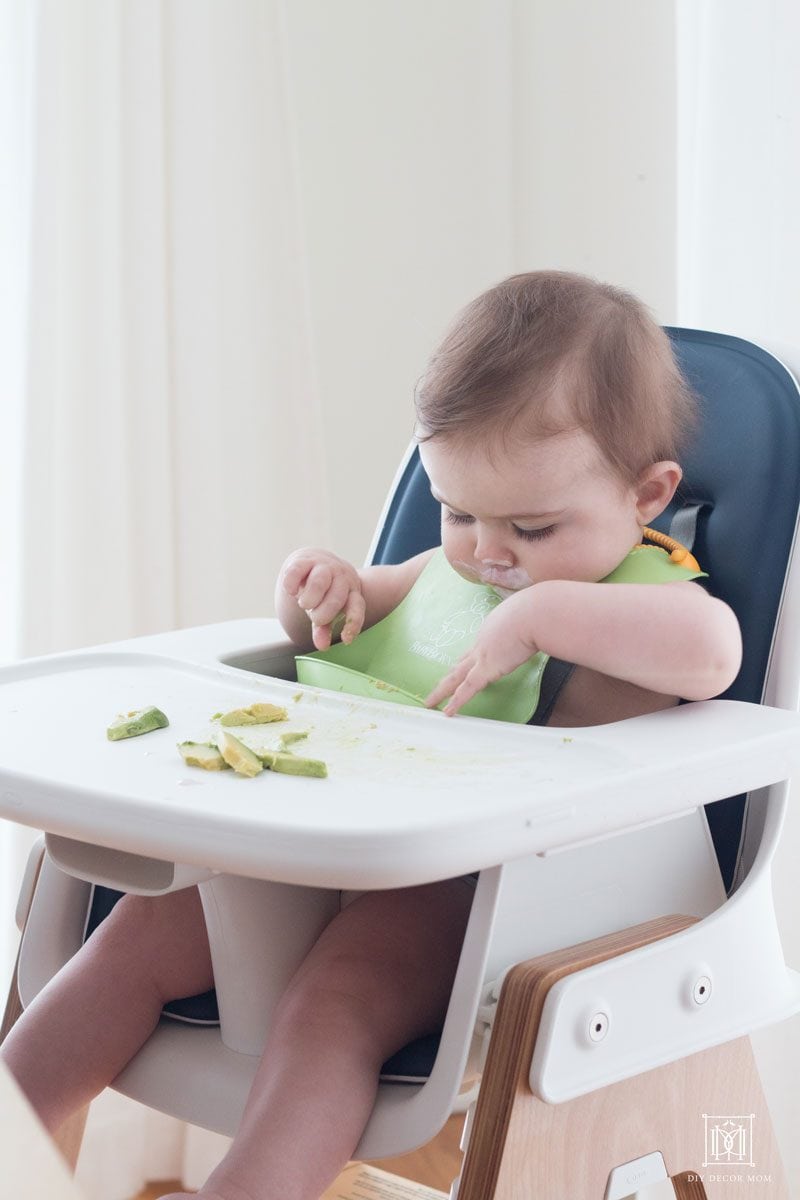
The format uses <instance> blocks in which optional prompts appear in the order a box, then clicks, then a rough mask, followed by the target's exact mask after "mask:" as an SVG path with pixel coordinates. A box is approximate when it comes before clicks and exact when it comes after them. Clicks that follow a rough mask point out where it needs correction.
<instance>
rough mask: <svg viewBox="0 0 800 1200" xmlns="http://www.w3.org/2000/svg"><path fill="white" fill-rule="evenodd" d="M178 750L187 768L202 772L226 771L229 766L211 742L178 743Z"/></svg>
mask: <svg viewBox="0 0 800 1200" xmlns="http://www.w3.org/2000/svg"><path fill="white" fill-rule="evenodd" d="M178 750H179V751H180V754H181V758H182V759H183V761H184V762H185V763H186V765H187V767H202V768H203V770H204V771H227V770H228V768H229V764H228V763H226V762H225V759H224V758H223V757H222V755H221V754H220V752H219V750H218V749H217V747H216V746H214V745H212V743H211V742H178Z"/></svg>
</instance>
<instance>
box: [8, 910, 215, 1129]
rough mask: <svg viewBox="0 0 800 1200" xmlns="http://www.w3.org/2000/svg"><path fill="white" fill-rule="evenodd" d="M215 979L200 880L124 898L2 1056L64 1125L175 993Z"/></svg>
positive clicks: (54, 1123)
mask: <svg viewBox="0 0 800 1200" xmlns="http://www.w3.org/2000/svg"><path fill="white" fill-rule="evenodd" d="M211 987H213V975H212V971H211V958H210V954H209V950H208V938H207V935H206V927H205V921H204V919H203V912H202V908H201V905H200V897H199V895H198V892H197V888H194V887H192V888H186V889H184V890H182V891H179V892H171V893H169V894H168V895H166V896H155V897H143V896H124V897H123V898H122V899H121V900H120V901H119V902H118V903H117V905H116V906H115V908H114V909H113V911H112V912H111V914H110V915H109V916H108V917H107V918H106V920H105V921H103V923H102V924H101V925H100V926H99V927H98V928H97V929H96V930H95V932H94V933H93V934H92V936H91V937H90V938H89V940H88V941H87V942H86V944H85V945H84V946H82V947H81V949H80V950H79V951H78V953H77V954H76V955H75V956H74V957H73V958H72V959H70V961H69V962H68V963H67V964H66V966H65V967H64V968H63V969H62V970H61V971H59V973H58V975H56V976H55V978H54V979H52V980H51V981H50V983H49V984H48V985H47V987H46V988H44V989H43V991H42V992H41V993H40V994H39V995H38V996H37V997H36V999H35V1000H34V1001H33V1002H32V1003H31V1004H30V1005H29V1007H28V1008H27V1009H26V1010H25V1012H24V1013H23V1014H22V1016H21V1017H20V1019H19V1020H18V1021H17V1023H16V1025H15V1026H14V1028H13V1029H12V1030H11V1032H10V1033H9V1035H8V1037H7V1038H6V1040H5V1042H4V1043H3V1046H2V1050H0V1057H2V1058H3V1060H4V1061H5V1062H6V1064H7V1066H8V1067H9V1069H10V1071H11V1072H12V1074H13V1075H14V1076H15V1077H16V1079H17V1081H18V1083H19V1085H20V1087H21V1088H22V1090H23V1092H24V1093H25V1094H26V1096H27V1097H28V1099H29V1100H30V1102H31V1104H32V1105H33V1107H34V1109H35V1110H36V1112H37V1113H38V1114H39V1117H40V1118H41V1120H42V1122H43V1123H44V1125H45V1126H46V1127H47V1129H49V1130H50V1132H51V1133H55V1132H56V1130H57V1129H58V1128H59V1126H60V1125H61V1124H62V1123H63V1122H64V1121H65V1120H66V1119H67V1117H68V1116H69V1115H70V1114H71V1113H73V1112H75V1111H76V1110H77V1109H80V1108H83V1107H84V1105H86V1104H88V1102H89V1101H90V1100H92V1099H93V1098H94V1097H95V1096H96V1095H97V1094H98V1093H99V1092H101V1091H102V1090H103V1088H104V1087H106V1086H107V1085H108V1084H109V1083H110V1082H111V1081H112V1079H114V1078H115V1077H116V1076H117V1075H118V1074H119V1073H120V1071H121V1070H122V1068H123V1067H124V1066H125V1065H126V1064H127V1063H128V1062H129V1061H130V1060H131V1058H133V1056H134V1054H136V1052H137V1050H139V1049H140V1047H141V1046H142V1045H143V1044H144V1042H145V1041H146V1040H147V1038H148V1037H149V1036H150V1034H151V1033H152V1031H153V1029H154V1028H155V1026H156V1024H157V1022H158V1018H159V1014H160V1012H161V1008H162V1005H163V1004H164V1003H165V1001H167V1000H175V999H178V998H179V997H183V996H193V995H197V994H199V993H200V992H205V991H208V989H209V988H211Z"/></svg>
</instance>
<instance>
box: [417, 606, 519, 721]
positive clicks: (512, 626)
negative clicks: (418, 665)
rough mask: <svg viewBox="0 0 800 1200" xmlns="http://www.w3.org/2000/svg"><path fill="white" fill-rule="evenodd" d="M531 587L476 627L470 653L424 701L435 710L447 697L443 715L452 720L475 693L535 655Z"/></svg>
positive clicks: (493, 612) (498, 607)
mask: <svg viewBox="0 0 800 1200" xmlns="http://www.w3.org/2000/svg"><path fill="white" fill-rule="evenodd" d="M532 591H533V589H532V588H525V589H524V591H521V592H517V593H515V595H513V596H509V597H508V599H507V600H504V601H503V603H502V604H498V606H497V608H495V609H494V610H493V611H492V612H491V613H489V616H488V617H487V618H486V620H485V621H484V622H483V625H482V626H481V628H480V632H479V633H478V636H477V638H476V640H475V644H474V646H473V647H472V649H471V650H468V651H467V653H466V654H465V655H464V656H463V657H462V658H461V659H460V660H459V661H458V662H457V663H456V665H455V666H454V667H453V669H452V671H450V672H449V673H448V674H447V675H445V677H444V679H442V680H441V681H440V683H439V684H438V685H437V687H435V688H434V689H433V691H432V692H431V694H430V695H429V696H428V698H427V699H426V701H425V704H426V705H427V707H428V708H435V707H436V705H437V704H439V703H440V702H441V701H442V700H444V699H445V698H446V697H447V696H449V697H450V703H449V704H447V705H446V706H445V708H444V709H443V712H444V713H445V714H446V715H447V716H448V717H452V716H453V715H454V714H455V713H457V712H458V710H459V709H460V708H463V707H464V705H465V704H466V703H467V701H468V700H471V699H472V697H473V696H475V695H476V694H477V693H478V692H480V691H481V690H482V689H483V688H485V687H486V685H487V684H489V683H494V681H495V680H496V679H501V678H502V677H503V676H504V675H510V674H511V672H512V671H514V670H516V668H517V667H519V666H521V665H522V663H524V662H527V660H528V659H529V658H531V656H532V655H534V654H536V653H537V651H538V649H539V647H538V646H537V645H536V644H535V643H534V641H533V639H532V636H531V626H532V620H531V618H532V613H531V598H532Z"/></svg>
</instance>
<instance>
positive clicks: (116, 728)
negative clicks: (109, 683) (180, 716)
mask: <svg viewBox="0 0 800 1200" xmlns="http://www.w3.org/2000/svg"><path fill="white" fill-rule="evenodd" d="M168 725H169V721H168V720H167V718H166V716H165V715H164V713H163V712H162V711H161V709H160V708H155V707H154V706H153V705H151V706H150V707H149V708H137V709H134V710H133V711H132V712H129V713H120V714H119V716H118V717H117V718H116V720H114V721H112V722H111V724H110V725H109V727H108V729H107V730H106V737H107V738H108V740H109V741H110V742H119V741H121V740H122V739H123V738H131V737H139V735H140V734H142V733H152V731H153V730H154V729H166V727H167V726H168Z"/></svg>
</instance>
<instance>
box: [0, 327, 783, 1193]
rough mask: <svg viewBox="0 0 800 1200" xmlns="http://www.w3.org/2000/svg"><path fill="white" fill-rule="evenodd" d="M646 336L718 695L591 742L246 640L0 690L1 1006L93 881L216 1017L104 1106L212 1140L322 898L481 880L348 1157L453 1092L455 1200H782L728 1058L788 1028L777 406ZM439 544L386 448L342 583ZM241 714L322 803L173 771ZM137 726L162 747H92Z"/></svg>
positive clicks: (134, 647) (710, 352)
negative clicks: (298, 668)
mask: <svg viewBox="0 0 800 1200" xmlns="http://www.w3.org/2000/svg"><path fill="white" fill-rule="evenodd" d="M670 334H671V336H672V338H673V341H674V345H675V349H676V353H677V355H678V358H679V360H680V362H681V365H682V367H683V369H684V371H685V373H686V375H687V376H688V379H689V381H690V383H691V384H692V386H693V387H694V389H695V390H696V391H697V392H698V394H699V395H700V397H701V400H702V410H703V412H702V428H701V429H700V432H699V435H698V437H697V439H696V443H695V445H694V446H693V447H692V450H691V452H690V453H689V455H688V456H687V459H686V461H685V463H684V467H685V479H684V483H683V485H682V487H681V490H680V495H679V497H678V498H677V499H676V501H675V502H673V504H672V506H671V508H670V510H669V511H668V512H667V513H665V514H664V515H663V517H662V518H661V520H660V522H658V524H659V527H660V528H661V529H662V531H668V530H670V529H671V530H672V532H673V534H674V536H675V537H676V538H677V540H678V541H680V542H683V543H684V544H688V545H692V546H693V548H694V553H695V554H696V556H697V558H698V559H699V561H700V564H701V566H702V567H703V568H704V570H706V571H707V572H708V574H709V577H710V578H709V581H708V583H709V587H710V589H711V590H712V591H713V592H714V594H717V595H720V596H721V597H723V598H724V599H726V600H727V601H728V602H729V603H730V604H731V605H732V606H733V608H734V609H735V611H736V612H737V615H738V617H739V620H740V622H741V626H742V630H743V636H744V648H745V652H744V662H743V665H742V669H741V672H740V674H739V676H738V678H737V680H736V682H735V683H734V684H733V686H732V687H731V688H730V690H729V692H728V693H727V694H726V696H725V697H724V698H722V699H718V700H713V701H706V702H702V703H695V704H684V705H680V706H678V707H676V708H673V709H670V710H667V711H664V712H660V713H657V714H653V715H647V716H642V717H637V718H635V719H632V720H628V721H623V722H618V723H614V724H608V725H602V726H596V727H593V728H588V729H582V728H579V729H572V728H570V729H558V728H552V727H547V728H533V727H520V726H518V725H507V724H504V723H502V722H498V721H488V720H483V721H480V720H476V719H474V718H468V717H458V718H456V719H455V720H446V719H444V718H443V717H441V716H440V715H439V714H436V713H429V712H425V711H420V710H416V709H411V708H404V707H400V706H397V705H393V704H390V703H385V702H381V701H379V700H370V699H361V698H354V697H352V696H342V695H339V694H335V693H329V692H324V691H321V690H319V689H315V688H311V687H302V686H301V687H298V685H297V683H296V682H294V658H293V651H292V648H291V647H290V646H289V645H288V643H287V641H286V639H285V637H284V636H283V634H282V632H281V630H280V628H279V626H278V624H277V622H275V621H271V620H244V621H232V622H229V623H225V624H221V625H212V626H205V627H201V628H196V629H187V630H182V631H178V632H174V633H167V634H163V635H159V636H153V637H145V638H138V639H135V640H132V641H128V642H121V643H116V644H113V645H106V646H100V647H96V648H94V649H91V650H87V651H81V652H74V653H68V654H60V655H52V656H47V657H44V658H39V659H33V660H30V661H27V662H22V663H19V664H17V665H13V666H9V667H7V668H5V669H4V670H3V671H2V672H0V704H2V712H3V723H4V728H5V733H6V735H7V736H6V737H4V739H3V740H4V743H5V745H4V748H3V750H2V755H1V756H0V758H1V761H0V814H2V815H3V816H5V817H7V818H8V819H10V820H13V821H19V822H22V823H24V824H27V825H31V826H35V827H38V828H40V829H42V830H44V831H46V832H45V836H44V854H43V856H42V853H41V851H38V852H37V851H35V852H34V853H33V855H32V857H31V862H30V864H29V871H28V875H27V877H26V881H25V883H24V885H23V889H22V894H21V897H20V910H19V911H20V921H21V923H24V925H25V927H24V933H23V938H22V942H21V949H20V956H19V961H18V971H17V981H16V985H17V987H18V992H19V996H20V997H21V1002H22V1003H23V1004H27V1003H29V1002H30V1000H31V999H32V998H33V997H34V996H35V995H36V993H37V992H38V991H39V990H40V989H41V988H42V987H43V986H44V984H45V983H46V982H47V980H48V979H50V978H51V977H52V975H53V974H54V973H55V972H56V971H57V970H58V969H59V968H60V966H61V965H62V964H63V963H64V962H65V961H66V960H67V959H68V958H69V957H70V956H71V955H72V954H73V953H74V952H75V951H76V950H77V949H78V947H79V946H80V944H81V941H82V939H83V937H84V932H85V928H86V924H87V914H88V913H89V910H90V908H91V907H92V900H93V895H94V892H95V890H96V889H100V888H101V887H102V888H107V887H110V888H116V889H119V890H122V891H130V892H137V893H140V894H159V893H164V892H167V891H170V890H174V889H178V888H182V887H187V886H190V885H192V884H198V886H199V889H200V893H201V896H202V899H203V906H204V911H205V915H206V920H207V923H208V929H209V936H210V944H211V951H212V958H213V963H214V976H215V980H216V1001H217V1004H218V1011H219V1021H220V1024H219V1026H217V1025H215V1024H207V1023H206V1024H203V1023H202V1022H207V1021H208V1020H209V1019H211V1020H213V1018H214V1016H215V1013H214V1012H213V1011H212V1012H211V1014H210V1017H209V1011H208V1008H207V1006H206V1007H205V1008H204V1007H203V1006H204V1004H205V1003H206V1001H208V1000H209V999H210V998H209V997H206V998H202V999H201V1001H199V1002H198V1004H199V1008H197V1007H196V1008H195V1009H194V1010H192V1009H191V1008H190V1009H189V1010H188V1011H187V1010H186V1009H184V1010H183V1011H182V1013H179V1014H178V1015H182V1016H183V1017H184V1020H183V1021H176V1020H173V1019H170V1018H169V1017H167V1016H165V1018H164V1019H163V1020H162V1021H161V1023H160V1025H159V1027H158V1029H157V1030H156V1031H155V1033H154V1034H153V1036H152V1038H151V1039H150V1041H149V1042H148V1043H147V1044H146V1045H145V1046H144V1048H143V1049H142V1051H141V1052H140V1053H139V1054H138V1055H137V1057H136V1058H135V1059H134V1060H133V1061H132V1062H131V1063H130V1065H129V1066H128V1067H127V1068H126V1069H125V1070H124V1071H123V1072H122V1074H121V1075H120V1076H119V1078H118V1079H117V1080H116V1081H115V1084H114V1086H115V1087H116V1088H117V1089H118V1090H120V1091H121V1092H124V1093H125V1094H127V1095H129V1096H132V1097H134V1098H135V1099H137V1100H140V1101H142V1102H143V1103H145V1104H148V1105H151V1106H153V1107H155V1108H158V1109H161V1110H163V1111H165V1112H169V1113H172V1114H174V1115H176V1116H178V1117H180V1118H183V1119H185V1120H187V1121H191V1122H193V1123H195V1124H198V1125H200V1126H204V1127H206V1128H209V1129H214V1130H217V1131H220V1132H222V1133H225V1134H232V1133H233V1132H234V1131H235V1129H236V1126H237V1123H238V1121H239V1118H240V1115H241V1112H242V1107H243V1104H244V1100H245V1097H246V1094H247V1091H248V1088H249V1085H250V1082H251V1079H252V1077H253V1074H254V1071H255V1068H256V1064H257V1062H258V1056H259V1052H260V1050H261V1047H262V1046H263V1043H264V1038H265V1030H266V1029H267V1027H268V1023H269V1020H270V1013H271V1011H272V1008H273V1006H274V1004H275V1001H276V999H277V997H278V996H279V995H280V993H281V991H282V989H283V987H284V986H285V984H286V982H287V980H288V979H289V977H290V975H291V973H292V971H293V970H294V968H295V967H296V965H297V964H298V963H299V962H300V961H301V959H302V958H303V956H304V954H305V953H306V951H307V949H308V947H309V946H310V945H311V944H312V943H313V941H314V940H315V938H316V937H317V936H318V934H319V932H320V930H321V929H322V928H323V927H324V925H325V923H326V922H327V921H328V920H329V919H330V917H331V915H332V914H333V913H334V912H335V911H336V910H337V891H336V889H339V888H385V887H395V886H404V885H413V884H418V883H422V882H425V881H431V880H436V879H442V878H447V877H450V876H454V875H459V874H462V873H466V872H469V871H479V872H480V876H479V879H478V883H477V888H476V892H475V898H474V902H473V905H472V911H471V915H470V920H469V925H468V928H467V932H466V936H465V940H464V945H463V950H462V953H461V959H460V963H459V967H458V972H457V976H456V979H455V984H454V987H453V993H452V998H451V1002H450V1006H449V1009H448V1012H447V1016H446V1020H445V1023H444V1027H443V1029H442V1032H441V1037H440V1039H439V1040H438V1043H436V1042H435V1040H434V1041H433V1043H432V1042H431V1041H430V1040H428V1041H427V1042H425V1043H423V1044H415V1045H414V1046H413V1047H411V1048H409V1050H408V1053H407V1054H402V1053H401V1055H399V1056H396V1059H395V1060H392V1062H390V1063H389V1064H387V1065H386V1067H385V1068H384V1079H385V1081H384V1082H383V1083H382V1084H381V1086H380V1089H379V1095H378V1099H377V1102H376V1105H375V1108H374V1111H373V1113H372V1116H371V1118H370V1120H369V1123H368V1125H367V1127H366V1129H365V1131H364V1134H363V1137H362V1139H361V1142H360V1145H359V1147H358V1151H357V1154H358V1157H360V1158H365V1159H371V1158H382V1157H385V1156H388V1155H397V1154H401V1153H404V1152H405V1151H408V1150H411V1149H413V1148H415V1147H416V1146H418V1145H420V1144H422V1143H424V1142H425V1141H427V1140H429V1139H430V1138H432V1137H433V1136H434V1134H435V1133H436V1132H437V1131H438V1130H439V1129H440V1128H441V1127H442V1126H443V1124H444V1122H445V1121H446V1119H447V1117H448V1116H449V1115H450V1113H451V1111H452V1110H453V1108H454V1105H456V1104H457V1102H458V1097H459V1094H460V1093H462V1094H463V1093H469V1092H470V1089H472V1088H474V1084H475V1082H476V1081H477V1080H478V1079H479V1078H480V1079H481V1080H482V1082H481V1084H480V1090H479V1093H478V1099H477V1103H476V1104H473V1105H472V1106H471V1108H470V1110H469V1114H468V1120H467V1128H466V1130H465V1139H464V1144H465V1146H466V1154H465V1160H464V1164H463V1169H462V1173H461V1177H460V1181H455V1182H454V1184H453V1191H452V1195H453V1196H455V1195H456V1193H457V1194H458V1200H522V1198H523V1197H524V1198H527V1197H534V1196H535V1197H542V1198H546V1200H556V1198H558V1200H562V1198H569V1200H622V1198H625V1197H627V1198H628V1200H632V1198H633V1197H642V1198H646V1200H661V1198H662V1197H666V1196H681V1197H689V1196H691V1197H704V1196H707V1197H710V1198H717V1197H725V1198H726V1200H728V1198H729V1197H739V1196H745V1195H747V1196H751V1195H753V1194H754V1191H755V1190H756V1189H758V1188H763V1189H764V1195H765V1196H768V1197H769V1200H786V1198H787V1197H788V1196H789V1192H788V1190H787V1183H786V1179H785V1176H784V1172H783V1168H782V1166H781V1163H780V1160H779V1155H778V1152H777V1147H776V1143H775V1138H774V1134H773V1132H772V1126H771V1123H770V1118H769V1114H768V1111H767V1107H766V1103H765V1099H764V1096H763V1093H762V1090H761V1086H760V1082H759V1077H758V1072H757V1070H756V1068H755V1065H754V1059H753V1054H752V1051H751V1048H750V1042H749V1039H748V1034H749V1032H750V1031H751V1030H754V1029H756V1028H758V1027H759V1026H763V1025H766V1024H769V1023H772V1022H776V1021H780V1020H783V1019H784V1018H786V1017H788V1016H790V1015H791V1014H793V1013H795V1012H797V1011H798V1009H800V976H798V974H796V973H795V972H794V971H792V970H789V969H787V967H786V965H785V963H784V958H783V953H782V949H781V944H780V940H779V936H778V931H777V925H776V920H775V914H774V912H773V907H772V899H771V885H770V865H771V859H772V856H773V854H774V851H775V847H776V844H777V841H778V837H779V833H780V829H781V824H782V820H783V817H784V813H785V809H786V805H787V795H788V780H789V778H790V776H791V775H792V773H793V771H794V770H795V769H796V767H797V766H798V763H800V716H799V715H798V712H797V709H798V686H799V684H800V641H799V640H798V636H797V632H796V631H797V627H798V620H797V616H798V613H799V612H800V595H799V594H798V587H799V584H800V568H798V564H797V561H796V557H793V549H794V541H795V529H796V525H797V516H798V507H799V506H800V395H799V394H798V386H797V384H796V382H795V380H794V378H793V377H792V375H791V374H790V372H789V370H788V369H787V368H786V367H785V366H783V365H782V363H781V362H780V361H779V360H778V359H777V358H775V357H773V356H772V355H771V354H769V353H767V352H766V351H765V350H763V349H761V348H759V347H757V346H754V345H752V344H750V343H747V342H744V341H741V340H739V339H737V338H733V337H727V336H722V335H717V334H711V333H704V332H698V331H693V330H671V331H670ZM438 521H439V517H438V506H437V505H436V504H435V503H434V501H433V500H432V498H431V496H430V493H429V491H428V488H427V483H426V480H425V477H424V473H423V472H422V468H421V466H420V464H419V461H418V457H417V454H416V452H415V451H413V450H412V451H411V452H409V455H408V456H407V458H406V460H405V462H404V464H403V465H402V467H401V470H400V472H399V474H398V477H397V479H396V481H395V485H394V487H393V489H392V492H391V495H390V498H389V500H388V502H387V505H386V507H385V510H384V513H383V515H382V518H381V522H380V525H379V530H378V534H377V537H376V540H375V543H374V545H373V547H372V551H371V554H370V560H371V561H375V562H396V561H400V560H402V559H405V558H407V557H409V556H410V555H412V554H415V553H417V552H418V551H419V550H421V549H424V548H425V547H427V546H430V545H433V544H435V543H437V542H438V537H439V526H438ZM653 637H658V630H657V629H654V630H653ZM256 700H270V701H274V702H275V703H278V704H283V705H285V706H286V707H287V708H288V709H289V710H290V717H291V723H292V727H293V728H297V729H302V728H308V727H309V726H311V727H313V729H312V734H311V738H310V739H309V743H308V744H309V747H310V749H309V753H312V739H313V752H314V753H316V754H317V755H318V756H319V757H322V758H325V759H326V760H327V761H328V763H329V766H330V777H329V778H328V779H327V780H325V781H320V780H314V779H307V780H304V779H297V778H288V777H284V776H278V775H273V776H272V777H270V778H266V777H264V778H261V777H259V778H258V779H257V780H243V779H238V778H232V776H233V772H225V773H224V774H222V773H221V774H219V775H216V776H215V775H212V774H210V773H209V774H208V775H207V776H206V773H204V772H194V773H193V772H192V771H191V770H189V769H187V768H185V767H184V766H183V765H182V763H181V761H180V759H179V758H178V757H177V752H176V750H175V742H176V741H179V740H182V739H184V738H192V737H195V736H197V734H198V732H199V731H200V729H201V728H202V727H203V726H204V725H205V724H206V723H207V722H208V719H209V716H210V714H211V713H213V712H215V711H217V710H224V709H227V708H232V707H238V706H241V705H243V704H247V703H250V702H252V701H256ZM145 703H152V704H157V705H158V706H159V707H161V708H163V709H164V710H165V711H166V712H167V713H168V715H169V716H170V721H171V725H170V728H169V729H167V730H162V731H159V732H158V733H157V734H154V735H148V736H147V737H142V738H133V739H130V740H129V741H126V742H120V743H107V742H106V741H105V727H106V725H107V724H108V722H109V720H110V719H111V718H112V717H113V716H114V714H115V713H116V712H117V711H119V710H120V709H126V708H128V707H130V708H134V707H141V706H142V704H145ZM196 777H200V778H196ZM192 785H202V786H192ZM34 885H35V886H34ZM100 895H101V893H100V892H99V890H98V891H97V897H99V896H100ZM93 919H96V916H95V917H94V918H93ZM11 1010H13V997H12V1005H11ZM11 1010H10V1011H11ZM173 1015H174V1014H173ZM426 1058H427V1061H426ZM797 1065H798V1064H794V1069H795V1070H796V1068H797ZM401 1081H402V1082H401ZM766 1176H769V1177H770V1182H769V1184H768V1185H767V1183H766V1182H765V1178H764V1177H766ZM759 1194H760V1192H759Z"/></svg>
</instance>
